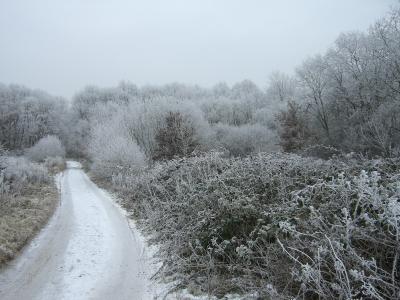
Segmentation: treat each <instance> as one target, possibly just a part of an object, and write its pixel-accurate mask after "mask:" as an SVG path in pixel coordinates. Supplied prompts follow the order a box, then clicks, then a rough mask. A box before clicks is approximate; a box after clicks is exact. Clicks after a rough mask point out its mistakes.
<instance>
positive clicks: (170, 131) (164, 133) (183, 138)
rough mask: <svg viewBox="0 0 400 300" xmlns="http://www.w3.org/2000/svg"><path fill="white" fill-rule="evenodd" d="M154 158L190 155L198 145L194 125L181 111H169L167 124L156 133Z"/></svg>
mask: <svg viewBox="0 0 400 300" xmlns="http://www.w3.org/2000/svg"><path fill="white" fill-rule="evenodd" d="M155 140H156V143H157V146H156V149H155V151H154V155H153V159H154V160H163V159H172V158H174V157H185V156H188V155H190V154H191V153H192V152H193V151H194V150H195V149H196V147H197V146H198V144H199V142H198V141H197V139H196V132H195V128H194V125H193V124H192V123H191V120H190V119H188V118H187V116H184V115H182V114H181V113H180V112H172V111H171V112H169V113H168V114H167V116H166V118H165V126H164V127H162V128H160V129H159V130H158V132H157V133H156V136H155Z"/></svg>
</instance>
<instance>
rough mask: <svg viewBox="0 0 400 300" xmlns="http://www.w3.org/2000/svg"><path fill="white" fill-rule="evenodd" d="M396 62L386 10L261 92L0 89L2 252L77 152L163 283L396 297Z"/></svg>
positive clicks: (212, 292) (395, 23)
mask: <svg viewBox="0 0 400 300" xmlns="http://www.w3.org/2000/svg"><path fill="white" fill-rule="evenodd" d="M399 66H400V10H399V9H392V11H391V13H390V14H388V15H387V16H386V17H385V18H383V19H381V20H380V21H378V22H377V23H375V24H374V25H373V26H371V27H370V29H369V31H368V32H365V33H360V32H357V33H346V34H342V35H340V36H339V38H338V39H337V40H336V42H335V44H334V45H333V46H332V47H331V48H330V49H329V50H328V51H327V52H326V53H324V54H321V55H317V56H314V57H311V58H309V59H307V60H305V61H304V63H303V64H302V65H300V66H299V67H298V68H297V69H296V72H295V73H294V74H293V75H292V76H289V75H286V74H283V73H280V72H275V73H273V74H272V75H271V76H270V78H269V82H268V84H267V86H266V87H263V88H260V87H258V86H257V85H256V84H254V83H253V82H252V81H250V80H244V81H242V82H239V83H236V84H234V85H232V86H229V85H227V84H225V83H219V84H216V85H215V86H213V87H210V88H203V87H199V86H196V85H185V84H180V83H172V84H167V85H158V86H151V85H146V86H141V87H139V86H136V85H135V84H133V83H130V82H121V83H120V84H119V85H118V86H116V87H111V88H100V87H95V86H88V87H86V88H84V89H83V90H81V91H79V92H78V93H77V94H75V96H74V97H73V99H72V102H71V103H67V102H66V101H65V100H63V99H61V98H57V97H53V96H50V95H48V94H47V93H45V92H42V91H35V90H30V89H27V88H25V87H21V86H16V85H9V86H6V85H0V145H2V146H1V148H0V263H2V262H3V261H5V260H6V259H9V258H11V257H13V256H14V255H15V253H16V251H18V249H20V248H21V247H22V246H23V244H24V243H25V242H26V241H27V240H28V239H29V238H31V237H32V235H33V233H34V232H35V231H37V229H39V228H40V226H42V225H43V224H44V223H45V221H46V220H47V218H48V216H49V215H50V213H51V211H52V208H53V207H54V203H55V201H54V198H56V196H55V191H54V187H52V185H53V180H52V175H54V173H56V172H59V171H61V170H63V168H64V158H65V157H73V158H75V159H80V160H82V161H84V162H85V165H87V166H88V168H89V170H90V175H91V176H92V177H93V178H95V179H97V180H98V182H100V183H102V184H104V186H105V187H111V188H112V189H113V190H114V191H116V193H117V194H118V196H119V198H120V201H121V203H122V205H123V206H124V208H125V209H126V210H127V211H128V213H129V214H130V216H131V217H132V218H134V219H135V220H137V221H138V224H139V227H140V228H141V229H142V230H143V231H144V232H145V233H146V234H147V236H148V239H149V241H150V242H151V243H154V244H155V245H157V247H158V249H159V251H158V253H157V255H158V259H159V260H160V261H161V262H162V267H161V268H160V270H159V271H158V273H157V276H155V280H160V281H167V282H168V283H169V284H170V286H172V290H171V292H172V291H176V290H182V289H186V290H187V291H189V292H190V293H192V294H193V295H203V296H204V295H207V296H215V297H224V296H226V295H229V294H236V295H240V297H246V298H249V299H390V300H395V299H399V298H400V257H399V255H400V159H399V155H400V67H399ZM80 178H85V177H84V176H83V175H82V176H81V177H80ZM85 180H86V179H85ZM93 199H94V200H93V201H95V199H97V198H96V197H93ZM88 223H89V222H88ZM88 226H89V225H88ZM92 246H93V245H92ZM99 273H100V272H99Z"/></svg>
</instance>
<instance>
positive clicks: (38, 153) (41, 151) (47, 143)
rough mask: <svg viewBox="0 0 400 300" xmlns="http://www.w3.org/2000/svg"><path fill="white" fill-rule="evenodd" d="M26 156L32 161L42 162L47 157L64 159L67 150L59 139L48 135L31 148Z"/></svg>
mask: <svg viewBox="0 0 400 300" xmlns="http://www.w3.org/2000/svg"><path fill="white" fill-rule="evenodd" d="M26 155H27V157H29V158H30V159H31V160H32V161H37V162H42V161H44V160H45V159H46V158H47V157H64V156H65V149H64V146H63V145H62V143H61V141H60V139H59V138H58V137H56V136H53V135H48V136H46V137H44V138H41V139H40V140H39V141H38V142H37V143H36V144H35V145H34V146H32V147H31V148H29V149H28V150H27V151H26Z"/></svg>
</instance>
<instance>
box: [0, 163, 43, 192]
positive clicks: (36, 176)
mask: <svg viewBox="0 0 400 300" xmlns="http://www.w3.org/2000/svg"><path fill="white" fill-rule="evenodd" d="M49 180H50V177H49V175H48V172H47V169H46V168H45V167H44V166H42V165H39V164H37V163H32V162H30V161H29V160H27V159H26V158H23V157H4V158H3V161H2V163H1V174H0V182H2V183H0V184H1V185H2V186H3V187H2V188H1V189H2V190H3V191H6V192H7V193H8V194H20V193H22V192H23V191H24V190H25V189H26V188H27V187H28V186H29V185H31V184H42V183H45V182H49Z"/></svg>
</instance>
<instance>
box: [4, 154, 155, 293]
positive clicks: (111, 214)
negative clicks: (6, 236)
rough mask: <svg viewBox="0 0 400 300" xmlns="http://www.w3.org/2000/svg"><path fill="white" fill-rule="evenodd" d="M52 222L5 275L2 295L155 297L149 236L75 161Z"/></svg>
mask: <svg viewBox="0 0 400 300" xmlns="http://www.w3.org/2000/svg"><path fill="white" fill-rule="evenodd" d="M59 186H60V191H61V204H60V207H59V208H58V210H57V211H56V213H55V215H54V216H53V218H52V219H51V221H50V223H49V224H48V226H46V228H45V229H44V230H42V232H41V233H40V234H39V236H38V237H37V238H35V239H34V240H33V241H32V243H31V244H30V245H29V246H28V247H27V248H26V249H25V250H24V251H23V252H22V253H21V255H20V256H19V258H18V259H16V260H15V261H14V262H12V264H11V265H10V266H9V267H8V268H7V269H6V270H3V271H2V272H1V274H0V298H1V299H4V300H6V299H18V300H19V299H38V300H39V299H60V300H62V299H75V300H80V299H115V300H117V299H121V300H123V299H138V300H141V299H143V300H145V299H153V298H154V293H153V292H152V291H151V290H150V289H151V284H150V280H149V276H150V274H149V271H148V270H149V269H150V267H148V262H147V260H146V259H145V257H144V249H145V245H144V243H143V242H144V240H143V239H142V238H138V237H137V235H136V232H134V231H133V232H132V231H131V228H130V227H129V224H128V221H127V219H126V217H125V216H124V215H123V214H121V211H120V210H119V209H118V208H117V207H116V206H115V205H114V203H113V201H112V200H111V198H110V197H109V195H108V194H107V193H105V192H104V191H101V190H100V189H98V188H97V186H96V185H95V184H94V183H92V182H91V181H90V179H89V178H88V177H87V175H86V174H85V173H84V172H83V171H82V169H81V167H80V165H79V164H78V163H76V162H68V169H67V170H66V171H65V172H64V174H63V176H60V177H59Z"/></svg>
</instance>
